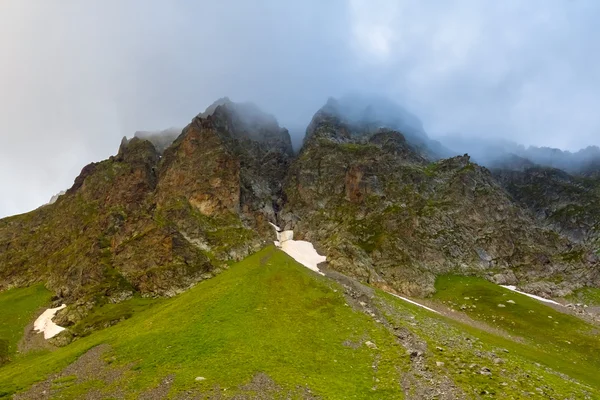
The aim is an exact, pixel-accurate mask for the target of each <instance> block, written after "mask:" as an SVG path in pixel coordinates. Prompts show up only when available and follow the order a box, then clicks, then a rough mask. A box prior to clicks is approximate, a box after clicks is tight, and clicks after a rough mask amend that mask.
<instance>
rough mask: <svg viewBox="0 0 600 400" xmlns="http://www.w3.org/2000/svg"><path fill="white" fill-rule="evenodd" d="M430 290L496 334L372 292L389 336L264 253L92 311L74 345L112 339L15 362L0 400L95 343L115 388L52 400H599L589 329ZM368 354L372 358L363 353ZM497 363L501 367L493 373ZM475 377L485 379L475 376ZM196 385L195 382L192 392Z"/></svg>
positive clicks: (521, 300)
mask: <svg viewBox="0 0 600 400" xmlns="http://www.w3.org/2000/svg"><path fill="white" fill-rule="evenodd" d="M436 288H437V293H436V294H435V295H434V297H433V299H432V300H433V301H439V302H442V303H443V304H445V305H446V306H448V307H451V308H453V309H454V310H456V311H455V313H456V314H458V313H460V312H465V313H466V314H467V315H468V316H469V317H470V318H471V319H472V320H475V321H482V322H485V323H486V324H487V325H488V326H492V327H494V328H497V330H495V331H489V330H483V329H481V325H477V323H467V322H465V321H464V320H461V319H460V318H448V317H446V316H442V315H437V314H434V313H431V312H429V311H426V310H424V309H422V308H419V307H417V306H414V305H412V304H409V303H406V302H404V301H402V300H400V299H398V298H395V297H393V296H391V295H388V294H386V293H384V292H381V291H379V290H376V300H375V301H376V303H377V304H379V310H380V311H381V312H383V314H384V316H385V317H386V319H387V320H388V321H389V322H390V323H391V324H392V326H394V327H395V328H396V329H390V330H388V329H387V328H385V327H384V326H383V324H379V323H376V322H375V318H373V317H370V316H367V315H366V314H365V313H363V312H359V311H356V310H354V309H353V308H351V307H349V306H348V305H346V299H345V298H344V295H343V289H342V288H341V287H340V286H339V285H338V284H337V283H335V282H333V281H331V280H329V279H327V278H325V277H321V276H318V275H316V274H314V273H313V272H312V271H309V270H308V269H306V268H304V267H302V266H300V265H299V264H297V263H296V262H295V261H294V260H292V259H291V258H289V257H288V256H287V255H286V254H284V253H283V252H281V251H279V250H276V249H274V248H273V247H268V248H266V249H264V250H262V251H260V252H258V253H256V254H254V255H252V256H250V257H248V258H247V259H245V260H243V261H242V262H239V263H237V264H234V265H233V266H231V267H230V268H229V269H228V270H226V271H224V272H223V273H221V274H220V275H218V276H217V277H215V278H213V279H210V280H207V281H203V282H201V283H200V284H198V285H196V286H195V287H194V288H192V289H190V290H188V291H187V292H185V293H182V294H181V295H179V296H176V297H174V298H171V299H158V300H157V299H144V298H132V299H130V300H128V301H126V302H123V303H119V304H106V305H104V306H102V307H99V308H97V309H95V310H93V312H92V313H91V314H90V315H88V316H87V317H86V318H85V319H84V320H83V321H82V322H81V323H80V324H78V325H76V326H74V327H72V328H71V329H72V330H73V331H75V332H76V333H78V334H79V335H83V334H87V333H88V331H89V328H90V327H92V328H95V329H97V328H101V327H103V326H107V325H112V326H110V327H108V328H106V329H102V330H99V331H95V332H93V333H91V334H89V335H88V336H85V337H81V338H79V339H78V340H76V341H74V342H73V343H71V344H70V345H68V346H65V347H63V348H59V349H57V350H55V351H52V352H50V351H48V350H44V351H37V352H32V353H27V354H20V355H17V356H16V357H15V359H14V360H13V361H12V362H10V363H9V364H7V365H5V366H4V367H2V368H0V398H2V397H3V396H6V397H10V396H11V395H12V394H13V393H15V392H18V391H21V390H25V389H27V388H28V387H30V386H31V385H32V384H33V383H35V382H38V381H40V380H43V379H45V378H46V377H48V376H49V375H50V374H52V373H56V372H59V371H61V370H63V369H64V368H65V367H66V366H68V365H69V364H70V363H72V362H73V361H75V360H76V359H77V358H78V357H79V356H80V355H82V354H84V353H85V352H86V351H87V350H89V349H90V348H92V347H94V346H96V345H98V344H101V343H107V344H109V345H110V346H111V348H112V349H111V350H110V351H109V352H108V353H107V354H105V355H104V356H103V357H104V359H105V360H107V362H109V365H110V367H109V368H113V367H115V368H123V369H124V370H125V372H124V374H123V375H122V376H121V377H120V378H119V379H117V380H116V381H115V382H113V383H111V384H110V385H108V386H107V385H106V384H105V383H104V382H102V381H101V380H100V379H99V378H97V377H95V376H94V377H92V379H88V380H83V381H82V380H79V379H78V378H77V377H76V376H74V375H72V374H71V373H69V374H66V375H65V376H61V377H59V378H58V379H54V380H53V381H52V383H51V388H52V390H55V391H56V390H58V391H59V392H58V395H59V396H60V397H61V398H65V399H76V398H83V397H85V395H86V393H88V392H89V391H91V390H94V391H96V392H98V391H99V392H100V393H101V394H104V395H106V396H109V395H110V390H111V388H112V389H114V388H116V387H118V388H120V389H121V390H122V391H123V393H124V394H125V395H126V398H131V399H134V398H138V397H139V396H140V394H141V393H142V392H144V391H145V390H147V389H150V388H153V387H156V386H157V385H158V384H159V383H160V382H161V381H162V380H163V379H164V378H165V377H167V376H174V382H173V386H172V387H171V392H170V394H171V395H175V394H176V393H178V392H182V391H186V390H196V389H197V390H200V391H203V392H204V393H207V392H210V391H211V390H213V388H214V387H215V386H217V385H218V386H219V387H220V388H222V389H223V388H227V392H222V393H224V394H227V396H225V398H229V397H233V396H235V395H236V394H240V393H239V392H237V388H238V387H239V386H240V385H243V384H246V383H248V382H249V381H250V380H251V379H252V377H253V376H255V375H256V374H257V373H265V374H266V375H268V376H269V377H270V378H272V379H273V380H274V381H275V382H276V383H277V384H278V385H280V386H281V387H282V388H283V389H284V390H285V391H286V392H293V393H297V392H294V391H295V390H297V388H298V387H305V388H310V390H311V391H312V393H313V394H315V395H316V396H319V397H321V398H325V399H348V398H360V399H363V398H374V399H375V398H376V399H379V398H383V399H388V398H390V399H391V398H393V399H398V398H403V396H404V394H403V388H402V382H406V381H405V378H406V377H407V376H408V375H407V374H409V375H410V374H416V375H413V377H414V376H416V377H417V379H420V381H421V382H422V383H423V384H424V385H429V384H430V382H432V381H429V379H430V378H428V374H433V377H434V380H439V379H449V381H451V382H454V384H455V385H456V386H457V387H459V388H460V389H462V391H463V392H464V393H465V394H467V397H468V398H470V397H469V396H472V397H473V398H480V397H481V398H496V397H497V398H501V397H502V398H507V399H525V398H557V399H558V398H573V399H576V398H586V396H588V397H587V398H600V380H598V376H600V360H599V359H598V357H597V354H599V351H600V343H599V341H598V338H597V332H595V331H593V328H592V327H591V326H590V325H588V324H586V323H584V322H583V321H580V320H579V319H576V318H574V317H571V316H568V315H566V314H562V313H559V312H557V311H555V310H553V309H552V308H550V307H547V306H546V305H544V304H543V303H540V302H539V301H536V300H533V299H531V298H529V297H527V296H523V295H519V294H517V293H514V292H511V291H508V290H505V289H503V288H501V287H499V286H497V285H494V284H491V283H489V282H487V281H485V280H482V279H479V278H473V277H460V276H444V277H441V278H439V279H438V281H437V283H436ZM21 290H23V289H21ZM27 290H31V288H30V289H27ZM6 293H8V292H6ZM6 293H4V294H3V295H6ZM465 297H468V299H465ZM508 300H513V301H514V304H512V303H509V302H508ZM10 304H11V305H10V306H11V307H12V302H11V303H10ZM498 304H504V305H505V307H498ZM4 305H8V304H7V303H4ZM463 305H464V306H465V307H464V308H465V310H463V311H461V306H463ZM473 306H475V307H473ZM548 316H551V317H552V318H548ZM117 321H119V322H118V324H116V325H113V324H114V323H115V322H117ZM397 329H400V330H397ZM402 329H404V330H405V331H406V332H408V333H407V334H405V333H402V332H403V331H402ZM21 331H22V329H21ZM392 332H394V334H392ZM411 335H412V337H413V338H414V339H411V340H408V341H409V342H411V343H413V345H417V344H418V343H423V344H424V345H425V347H426V350H425V357H424V360H423V369H421V370H417V371H416V372H415V370H414V364H412V365H413V367H411V363H410V357H409V355H408V354H407V349H406V348H405V347H404V346H403V345H402V344H401V343H400V342H399V340H398V339H397V337H398V338H401V339H400V341H402V340H403V339H402V338H404V339H406V338H409V337H411ZM396 336H397V337H396ZM367 340H370V341H372V342H374V343H376V345H377V349H370V348H368V347H367V346H365V345H364V342H365V341H367ZM567 341H568V342H567ZM438 347H439V348H440V349H441V350H438V349H437V348H438ZM421 348H422V347H421ZM497 357H501V358H502V363H501V364H496V363H494V362H493V360H494V359H495V358H497ZM439 362H442V363H443V364H442V365H439V364H437V363H439ZM374 366H376V368H375V367H374ZM481 367H487V368H489V369H490V370H491V375H489V376H488V375H484V374H481V373H479V371H480V368H481ZM411 368H413V369H411ZM23 371H27V373H23ZM197 376H202V377H204V378H206V380H205V381H201V382H196V381H195V377H197ZM574 382H576V383H577V384H575V383H574ZM374 388H375V390H374ZM413 389H414V387H413ZM415 390H416V389H415Z"/></svg>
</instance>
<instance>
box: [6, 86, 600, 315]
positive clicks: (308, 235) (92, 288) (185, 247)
mask: <svg viewBox="0 0 600 400" xmlns="http://www.w3.org/2000/svg"><path fill="white" fill-rule="evenodd" d="M380 107H381V108H380ZM145 138H147V139H148V140H146V139H145ZM445 152H446V150H445V149H444V148H443V147H442V146H441V145H439V143H436V142H434V141H431V140H430V139H429V138H427V135H426V134H425V133H424V132H423V129H422V126H421V124H420V122H419V121H418V119H416V118H415V117H414V116H412V115H410V114H408V113H406V112H405V111H403V110H401V109H400V110H399V109H396V108H394V107H392V106H389V104H388V105H386V104H382V103H376V104H375V105H374V104H369V105H366V106H365V105H364V104H361V103H360V102H356V101H354V100H353V99H347V98H346V99H341V100H340V101H337V100H333V99H331V100H330V101H329V102H328V103H327V104H326V105H325V106H324V107H323V108H322V109H321V110H319V111H318V112H317V113H316V114H315V116H314V118H313V120H312V121H311V123H310V125H309V126H308V129H307V135H306V138H305V141H304V146H303V148H302V150H301V151H300V153H299V154H298V155H297V156H294V154H293V152H292V146H291V141H290V136H289V134H288V132H287V130H285V129H283V128H281V127H279V125H278V123H277V121H276V120H275V118H274V117H272V116H270V115H268V114H265V113H263V112H262V111H260V110H259V109H258V108H257V107H256V106H254V105H252V104H248V103H234V102H232V101H230V100H229V99H227V98H223V99H220V100H218V101H217V102H215V103H214V104H212V105H211V106H210V107H208V109H207V110H206V111H205V112H203V113H201V114H199V115H198V116H196V117H195V118H194V119H193V120H192V121H191V122H190V124H189V125H188V126H186V127H185V128H184V129H183V131H182V132H181V133H177V134H175V133H174V132H172V131H169V132H162V133H157V134H154V133H138V134H136V137H134V138H133V139H131V140H127V139H124V140H123V142H122V144H121V147H120V148H119V152H118V154H117V155H116V156H114V157H111V158H109V159H108V160H105V161H102V162H99V163H92V164H90V165H88V166H86V167H85V168H83V170H82V171H81V174H80V175H79V176H78V177H77V178H76V179H75V182H74V184H73V186H72V187H71V188H70V189H69V190H68V191H67V192H66V193H65V194H64V195H62V196H60V197H58V198H57V200H56V202H55V203H53V204H49V205H47V206H44V207H41V208H39V209H38V210H35V211H33V212H31V213H28V214H24V215H19V216H14V217H10V218H5V219H2V220H0V290H4V289H7V288H10V287H14V286H26V285H30V284H32V283H34V282H44V283H46V285H47V287H48V288H49V289H51V290H53V291H54V292H55V293H56V296H57V299H56V300H59V299H60V300H62V301H64V302H65V303H67V304H69V307H67V309H66V311H65V312H63V311H61V312H60V313H59V314H58V315H57V321H58V322H59V323H60V324H61V325H62V326H68V325H70V324H73V323H75V322H77V321H78V320H79V319H81V318H82V317H83V316H85V314H86V313H88V312H89V310H90V309H91V308H93V307H94V306H95V305H98V304H100V303H102V302H108V301H110V302H118V301H122V300H124V299H126V298H128V297H131V296H132V295H133V294H135V293H139V294H141V295H144V296H170V295H174V294H176V293H178V292H180V291H182V290H185V289H186V288H188V287H190V286H191V285H193V284H195V283H196V282H198V281H200V280H203V279H207V278H210V277H212V276H214V274H216V273H218V272H219V271H220V270H221V269H223V268H226V266H227V263H228V262H229V261H231V260H239V259H241V258H243V257H245V256H246V255H248V254H249V253H251V252H253V251H255V250H257V249H259V248H260V247H262V246H264V245H265V244H266V243H270V242H271V241H272V239H273V233H272V228H271V227H270V226H269V224H268V223H269V222H273V223H276V224H278V225H279V226H281V227H282V228H284V229H286V230H292V229H293V230H295V231H296V232H297V234H299V235H301V236H300V237H298V238H297V239H306V240H309V241H311V242H312V243H314V244H315V246H316V249H317V251H318V252H319V253H320V254H325V255H327V259H328V260H329V266H330V268H332V269H335V270H337V271H340V272H342V273H345V274H348V275H351V276H353V277H356V278H359V279H362V280H364V281H368V282H370V283H372V284H374V285H378V286H380V287H383V288H385V289H386V290H389V291H396V292H401V293H405V294H409V295H427V294H429V293H431V292H432V291H433V283H434V280H435V277H436V276H437V275H439V274H443V273H449V272H452V273H463V274H477V275H481V276H484V277H486V278H488V279H490V280H494V281H496V282H497V283H502V284H510V285H515V284H529V285H530V286H529V287H530V290H531V291H532V292H535V291H536V290H537V291H539V292H544V294H546V295H548V294H552V293H559V292H560V293H566V292H568V291H569V290H571V289H573V288H576V287H581V286H586V285H588V286H600V278H599V274H600V272H599V270H600V267H598V256H597V255H596V254H594V252H593V250H594V249H597V243H598V242H597V239H598V228H599V227H598V222H597V220H598V215H599V214H598V213H599V210H600V206H599V203H598V198H599V196H600V195H599V192H598V186H597V185H596V184H592V182H595V181H593V179H592V178H593V177H592V173H590V176H588V177H585V178H583V177H573V176H571V175H568V174H565V173H562V172H561V171H558V170H551V169H535V168H534V167H535V166H534V165H532V164H531V163H529V162H527V160H523V159H515V160H513V165H514V166H515V167H514V168H511V170H512V171H511V172H497V173H495V175H492V173H490V171H489V170H487V169H486V168H482V167H480V166H478V165H476V164H474V163H473V162H471V159H470V158H469V156H467V155H464V156H458V157H452V158H446V159H439V158H440V157H441V156H442V155H443V154H444V153H445ZM590 171H591V170H590ZM498 182H500V183H501V184H502V185H500V184H499V183H498ZM595 185H596V186H595ZM594 246H596V247H594ZM536 288H537V289H536Z"/></svg>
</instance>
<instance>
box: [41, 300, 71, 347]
mask: <svg viewBox="0 0 600 400" xmlns="http://www.w3.org/2000/svg"><path fill="white" fill-rule="evenodd" d="M66 306H67V305H66V304H63V305H61V306H60V307H56V308H49V309H47V310H46V311H44V312H43V313H42V315H40V316H39V317H38V318H37V319H36V320H35V322H34V323H33V329H34V330H35V331H37V332H43V333H44V339H50V338H51V337H54V336H56V335H58V334H59V333H61V332H62V331H64V330H65V328H63V327H62V326H58V325H56V324H55V323H54V322H52V318H54V316H55V315H56V313H57V312H58V311H59V310H62V309H63V308H65V307H66Z"/></svg>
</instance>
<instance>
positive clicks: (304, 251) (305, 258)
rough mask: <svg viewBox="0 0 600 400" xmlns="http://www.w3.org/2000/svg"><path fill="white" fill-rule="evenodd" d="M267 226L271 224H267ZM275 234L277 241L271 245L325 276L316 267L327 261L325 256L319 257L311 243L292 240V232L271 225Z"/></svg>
mask: <svg viewBox="0 0 600 400" xmlns="http://www.w3.org/2000/svg"><path fill="white" fill-rule="evenodd" d="M269 224H271V223H270V222H269ZM271 226H272V227H273V228H274V229H275V233H276V234H277V240H276V241H274V242H273V243H274V244H275V246H277V247H278V248H280V249H281V250H282V251H283V252H285V253H286V254H287V255H289V256H290V257H292V258H293V259H294V260H296V261H298V262H299V263H300V264H302V265H304V266H305V267H306V268H308V269H310V270H313V271H315V272H317V273H319V274H321V275H325V274H324V273H322V272H321V271H320V270H319V267H318V265H319V264H320V263H322V262H325V261H327V257H326V256H322V255H320V254H319V253H318V252H317V250H315V246H313V244H312V243H311V242H307V241H305V240H294V231H282V230H281V228H280V227H278V226H277V225H275V224H271Z"/></svg>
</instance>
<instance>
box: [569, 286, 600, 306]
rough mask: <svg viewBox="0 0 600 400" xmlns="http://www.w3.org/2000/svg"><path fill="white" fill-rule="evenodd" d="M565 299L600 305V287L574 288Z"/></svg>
mask: <svg viewBox="0 0 600 400" xmlns="http://www.w3.org/2000/svg"><path fill="white" fill-rule="evenodd" d="M566 299H567V300H569V301H571V302H573V303H583V304H585V305H588V306H600V288H583V289H579V290H576V291H575V292H573V294H571V295H570V296H567V297H566Z"/></svg>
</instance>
